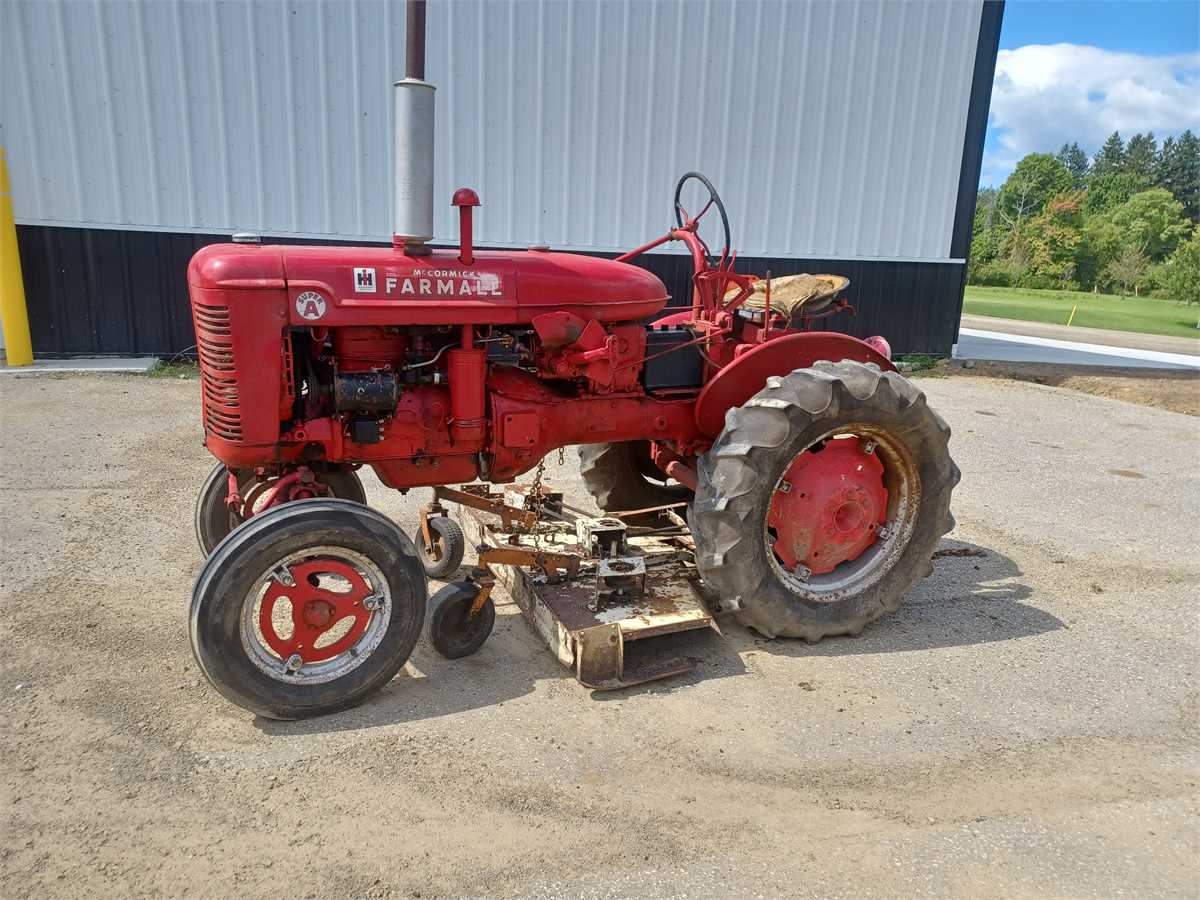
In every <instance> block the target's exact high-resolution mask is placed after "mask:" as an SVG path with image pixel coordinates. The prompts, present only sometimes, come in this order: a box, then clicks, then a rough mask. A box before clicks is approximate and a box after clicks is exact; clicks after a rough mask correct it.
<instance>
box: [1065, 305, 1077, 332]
mask: <svg viewBox="0 0 1200 900" xmlns="http://www.w3.org/2000/svg"><path fill="white" fill-rule="evenodd" d="M1077 309H1079V304H1078V303H1076V304H1075V305H1074V306H1072V307H1071V315H1070V317H1069V318H1068V319H1067V327H1068V328H1070V327H1071V323H1072V322H1074V321H1075V310H1077Z"/></svg>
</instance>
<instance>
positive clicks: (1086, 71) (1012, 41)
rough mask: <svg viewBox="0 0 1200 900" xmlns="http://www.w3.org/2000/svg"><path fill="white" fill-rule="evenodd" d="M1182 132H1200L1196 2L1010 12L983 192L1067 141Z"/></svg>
mask: <svg viewBox="0 0 1200 900" xmlns="http://www.w3.org/2000/svg"><path fill="white" fill-rule="evenodd" d="M1185 128H1191V129H1192V130H1193V131H1200V2H1197V0H1181V2H1174V0H1169V2H1158V0H1140V2H1139V0H1125V2H1100V3H1083V2H1056V0H1008V2H1007V3H1006V4H1005V9H1004V25H1003V29H1002V31H1001V34H1000V56H999V59H998V60H997V63H996V80H995V82H994V86H993V88H992V106H991V116H990V118H989V122H988V135H987V143H986V145H985V153H984V163H983V172H982V174H981V176H980V184H981V185H984V186H986V185H996V186H999V185H1000V184H1001V183H1002V182H1003V181H1004V179H1005V178H1006V177H1007V176H1008V174H1009V172H1011V171H1012V167H1013V166H1014V165H1015V164H1016V162H1017V160H1019V159H1020V158H1021V157H1022V156H1024V155H1025V154H1027V153H1034V152H1051V153H1053V152H1056V151H1057V150H1058V148H1059V147H1061V146H1062V144H1063V143H1064V142H1069V141H1078V142H1079V144H1080V146H1081V147H1083V149H1084V150H1086V151H1087V152H1088V153H1089V154H1091V153H1095V151H1096V150H1097V149H1098V148H1099V146H1100V144H1101V143H1102V142H1103V141H1104V138H1105V137H1107V136H1108V135H1109V134H1111V133H1112V132H1113V131H1114V130H1119V131H1120V132H1121V135H1122V136H1123V137H1126V138H1128V137H1129V135H1131V134H1134V133H1135V132H1138V131H1153V132H1154V133H1155V136H1156V137H1158V138H1159V140H1160V141H1161V139H1162V138H1163V137H1165V136H1166V135H1167V134H1171V133H1175V134H1177V133H1179V132H1181V131H1183V130H1184V129H1185Z"/></svg>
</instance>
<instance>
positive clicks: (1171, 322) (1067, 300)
mask: <svg viewBox="0 0 1200 900" xmlns="http://www.w3.org/2000/svg"><path fill="white" fill-rule="evenodd" d="M1076 304H1079V309H1078V311H1077V312H1076V313H1075V320H1074V321H1073V322H1072V323H1071V324H1072V325H1073V326H1074V325H1078V326H1080V327H1081V328H1110V329H1112V330H1114V331H1136V332H1140V333H1141V334H1166V335H1171V336H1172V337H1190V338H1200V331H1197V329H1196V321H1197V320H1198V319H1200V309H1198V308H1197V307H1195V306H1180V305H1178V304H1176V303H1175V302H1174V301H1173V300H1155V299H1152V298H1149V297H1125V298H1121V297H1117V296H1114V295H1112V294H1086V293H1082V292H1080V291H1035V290H1031V289H1029V288H994V287H976V286H974V285H968V286H967V295H966V300H965V301H964V302H963V312H965V313H969V314H971V315H975V316H996V317H997V318H1000V319H1023V320H1024V321H1026V322H1052V323H1054V324H1056V325H1066V324H1067V319H1068V318H1069V317H1070V315H1071V307H1073V306H1075V305H1076Z"/></svg>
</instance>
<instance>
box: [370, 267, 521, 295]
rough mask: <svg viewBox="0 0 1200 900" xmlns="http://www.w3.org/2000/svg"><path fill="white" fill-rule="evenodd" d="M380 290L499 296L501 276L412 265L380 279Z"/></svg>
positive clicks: (405, 293)
mask: <svg viewBox="0 0 1200 900" xmlns="http://www.w3.org/2000/svg"><path fill="white" fill-rule="evenodd" d="M383 292H384V293H385V294H387V295H388V296H392V295H398V296H401V297H404V296H409V297H502V296H504V291H503V290H501V284H500V276H499V275H497V274H495V273H494V272H464V271H462V270H461V269H413V271H412V274H411V275H408V276H405V277H400V276H398V275H388V276H387V277H385V278H384V279H383Z"/></svg>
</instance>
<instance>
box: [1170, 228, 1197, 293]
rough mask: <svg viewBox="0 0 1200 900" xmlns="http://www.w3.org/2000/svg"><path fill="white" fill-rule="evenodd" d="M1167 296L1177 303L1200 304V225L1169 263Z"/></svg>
mask: <svg viewBox="0 0 1200 900" xmlns="http://www.w3.org/2000/svg"><path fill="white" fill-rule="evenodd" d="M1164 280H1165V282H1166V288H1167V295H1168V296H1169V297H1170V298H1171V299H1172V300H1174V301H1175V302H1176V303H1187V304H1188V305H1191V304H1193V303H1200V225H1198V226H1196V227H1195V228H1193V229H1192V236H1191V237H1190V238H1188V239H1187V240H1186V241H1184V242H1183V243H1182V244H1180V245H1179V249H1177V250H1176V251H1175V253H1174V254H1172V256H1171V258H1170V259H1169V260H1168V261H1167V271H1166V277H1165V279H1164Z"/></svg>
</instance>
